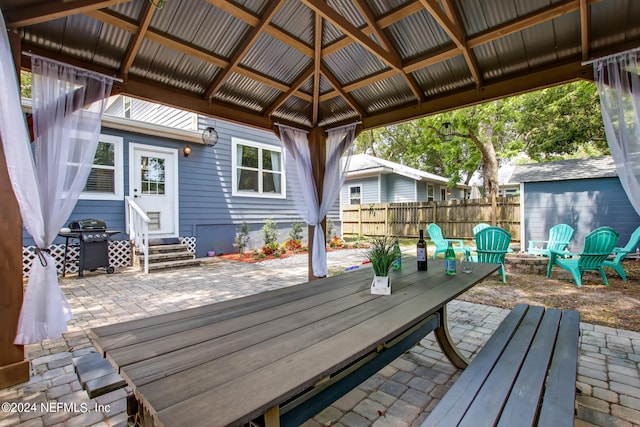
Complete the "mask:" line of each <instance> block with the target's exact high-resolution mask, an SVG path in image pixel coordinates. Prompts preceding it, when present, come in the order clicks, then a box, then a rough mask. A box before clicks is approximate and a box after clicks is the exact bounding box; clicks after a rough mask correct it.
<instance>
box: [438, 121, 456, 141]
mask: <svg viewBox="0 0 640 427" xmlns="http://www.w3.org/2000/svg"><path fill="white" fill-rule="evenodd" d="M455 131H456V129H455V128H454V127H453V125H452V124H451V123H449V122H444V123H443V124H442V125H441V126H440V130H439V131H438V133H439V134H440V138H442V140H443V141H451V140H452V139H453V134H454V132H455Z"/></svg>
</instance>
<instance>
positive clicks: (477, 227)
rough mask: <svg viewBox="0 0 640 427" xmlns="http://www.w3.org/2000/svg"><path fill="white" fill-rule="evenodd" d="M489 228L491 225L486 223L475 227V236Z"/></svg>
mask: <svg viewBox="0 0 640 427" xmlns="http://www.w3.org/2000/svg"><path fill="white" fill-rule="evenodd" d="M487 227H491V224H487V223H486V222H481V223H479V224H477V225H476V226H475V227H473V235H474V236H475V235H476V234H478V232H479V231H481V230H484V229H485V228H487Z"/></svg>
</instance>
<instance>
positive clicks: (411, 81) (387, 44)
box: [354, 0, 424, 102]
mask: <svg viewBox="0 0 640 427" xmlns="http://www.w3.org/2000/svg"><path fill="white" fill-rule="evenodd" d="M354 5H355V6H356V7H357V8H358V10H359V11H360V14H361V15H362V17H363V18H364V20H365V21H366V22H367V25H368V28H370V29H371V31H372V32H373V34H374V35H375V36H376V38H377V39H378V40H380V42H381V43H382V46H383V47H384V48H385V49H386V50H387V51H388V52H389V53H390V54H391V55H393V57H394V58H395V60H396V61H397V62H398V63H399V64H400V63H402V58H401V57H400V54H398V51H397V49H396V48H395V46H394V45H393V42H392V41H391V40H390V39H389V37H387V35H386V34H385V33H384V31H382V28H380V27H379V26H378V24H377V22H376V18H375V16H374V15H373V12H371V9H370V8H369V7H368V6H367V5H366V4H365V2H364V1H363V0H355V1H354ZM400 75H401V76H402V78H403V79H404V81H405V83H406V84H407V86H409V89H410V90H411V92H413V96H414V97H415V98H416V100H417V101H418V102H422V101H424V92H423V91H422V89H421V88H420V85H418V82H417V81H416V79H415V78H414V77H413V76H412V75H410V74H407V73H405V72H404V71H403V72H402V73H400Z"/></svg>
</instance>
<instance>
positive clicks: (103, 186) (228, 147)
mask: <svg viewBox="0 0 640 427" xmlns="http://www.w3.org/2000/svg"><path fill="white" fill-rule="evenodd" d="M208 127H212V128H214V129H215V131H216V132H217V135H218V139H217V143H216V144H215V145H214V146H211V145H207V144H205V143H204V142H203V136H202V134H203V130H204V129H206V128H208ZM186 147H188V148H189V149H190V152H189V154H188V155H186V153H187V151H188V150H187V151H185V148H186ZM285 161H286V156H285V150H284V149H283V147H282V144H281V142H280V140H279V139H278V138H277V137H276V136H275V135H274V134H273V133H271V132H266V131H264V130H259V129H256V128H252V127H248V126H242V125H238V124H235V123H230V122H225V121H221V120H213V119H211V118H208V117H203V116H197V115H195V114H192V113H190V112H187V111H183V110H177V109H174V108H171V107H166V106H161V105H157V104H151V103H148V102H145V101H142V100H137V99H133V98H125V97H121V96H120V97H115V98H114V100H112V102H111V103H110V105H109V107H108V110H107V114H105V116H104V118H103V122H102V130H101V135H100V140H99V144H98V149H97V152H96V156H95V160H94V166H93V169H92V172H91V174H90V176H89V179H88V181H87V185H86V187H85V189H84V192H83V193H82V195H81V197H80V200H79V201H78V203H77V205H76V207H75V209H74V210H73V212H72V214H71V216H70V218H69V222H71V221H75V220H80V219H87V218H93V219H99V220H102V221H104V222H105V223H106V224H107V228H108V229H109V230H117V231H120V232H119V233H117V234H114V235H113V236H112V240H113V241H115V242H120V243H121V246H122V247H123V248H125V250H128V241H129V234H128V220H127V212H128V209H127V203H128V202H127V198H133V200H134V202H135V203H136V204H137V205H139V206H140V207H141V208H142V209H143V210H144V212H145V213H146V214H147V215H148V217H149V219H150V223H149V235H150V240H151V239H152V238H157V239H169V238H171V239H176V238H177V239H180V240H181V241H184V242H187V243H188V245H189V246H190V247H191V249H192V250H193V251H194V252H195V255H196V257H204V256H207V254H208V252H210V251H215V252H216V253H218V254H222V253H230V252H236V249H235V248H234V247H233V243H234V239H235V235H236V232H237V231H238V229H239V227H240V225H241V224H242V223H247V224H248V226H249V229H250V240H249V247H248V249H251V248H254V247H261V246H262V245H263V235H262V232H261V228H262V226H263V224H264V222H265V220H266V219H272V220H274V221H275V222H276V223H277V224H278V232H279V241H280V242H283V241H285V240H286V238H287V235H288V232H289V230H290V227H291V224H292V223H294V222H297V223H302V222H303V221H302V219H301V218H300V216H299V215H298V213H297V211H296V208H295V204H294V201H293V198H292V195H293V194H295V193H299V192H300V186H299V184H298V181H297V179H292V178H290V177H288V176H286V173H285V167H284V166H285ZM332 216H333V220H334V222H336V223H338V221H339V209H338V202H336V207H335V209H333V210H332ZM337 225H339V224H337ZM304 231H305V233H306V227H304ZM64 243H65V239H64V238H62V237H59V238H57V239H56V241H55V242H54V244H55V245H63V244H64ZM32 245H34V242H33V239H32V238H31V236H30V235H29V233H28V232H27V231H26V230H23V246H25V247H29V246H32ZM122 265H124V264H122ZM116 266H119V265H118V264H117V263H116Z"/></svg>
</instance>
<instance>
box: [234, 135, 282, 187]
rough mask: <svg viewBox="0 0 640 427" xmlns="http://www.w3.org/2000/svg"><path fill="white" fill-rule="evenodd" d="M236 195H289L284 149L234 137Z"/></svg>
mask: <svg viewBox="0 0 640 427" xmlns="http://www.w3.org/2000/svg"><path fill="white" fill-rule="evenodd" d="M231 145H232V148H231V162H232V165H233V170H232V173H231V177H232V185H233V192H232V195H234V196H245V197H270V198H278V199H284V198H285V197H287V191H286V188H287V186H286V182H285V175H284V159H283V155H282V148H281V147H277V146H274V145H268V144H261V143H259V142H253V141H247V140H244V139H240V138H231Z"/></svg>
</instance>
